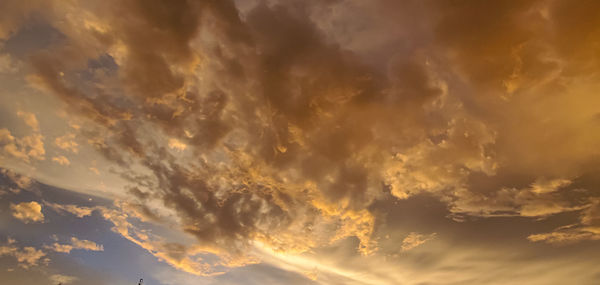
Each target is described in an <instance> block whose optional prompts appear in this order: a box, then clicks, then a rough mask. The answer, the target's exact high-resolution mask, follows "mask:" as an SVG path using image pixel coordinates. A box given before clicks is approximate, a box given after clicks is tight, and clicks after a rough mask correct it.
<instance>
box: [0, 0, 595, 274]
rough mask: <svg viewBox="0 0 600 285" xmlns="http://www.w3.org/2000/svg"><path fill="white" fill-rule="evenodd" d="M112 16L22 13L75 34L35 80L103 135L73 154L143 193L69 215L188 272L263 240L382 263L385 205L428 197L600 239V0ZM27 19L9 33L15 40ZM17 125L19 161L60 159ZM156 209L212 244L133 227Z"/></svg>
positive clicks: (49, 54)
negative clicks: (599, 203)
mask: <svg viewBox="0 0 600 285" xmlns="http://www.w3.org/2000/svg"><path fill="white" fill-rule="evenodd" d="M97 2H98V3H95V5H81V3H78V2H68V1H67V2H65V1H50V2H49V3H51V4H52V9H46V8H47V5H49V4H45V3H38V2H32V3H31V4H30V5H24V4H19V3H16V2H15V1H11V2H10V5H8V4H6V5H7V6H10V7H11V10H10V11H17V12H19V13H16V14H17V15H28V14H27V13H36V12H39V13H42V15H43V16H44V17H43V21H44V24H46V25H48V26H52V28H53V29H56V30H57V31H58V32H60V34H61V35H62V38H61V40H60V41H57V42H55V43H53V44H52V45H50V46H44V47H43V48H40V49H39V50H35V51H32V52H31V54H28V56H27V58H26V59H25V60H26V64H27V65H28V68H29V69H28V72H30V74H29V75H28V76H27V80H28V82H29V83H30V84H32V85H34V86H35V87H37V88H38V89H39V91H40V92H42V93H44V94H46V93H48V94H51V95H53V96H54V98H55V99H57V100H59V101H60V102H61V103H62V104H63V105H64V106H65V108H66V111H67V112H66V113H67V114H68V116H69V117H72V118H77V119H78V121H81V122H82V124H81V125H82V127H81V128H77V129H75V130H73V132H74V133H68V134H66V135H64V136H61V137H57V138H56V139H55V140H54V143H55V145H56V146H57V147H59V148H61V149H63V150H68V151H71V152H77V151H79V150H80V149H81V151H83V149H84V147H83V146H81V148H80V145H79V143H82V144H83V143H84V142H86V143H87V144H89V146H90V147H91V148H93V149H94V150H95V154H97V155H101V156H102V157H103V158H105V160H106V163H107V164H108V166H107V167H103V168H101V169H106V170H107V171H106V172H111V173H117V174H119V175H121V178H122V179H123V180H125V181H126V183H127V185H126V187H122V188H121V189H135V190H128V191H127V192H128V193H122V195H121V196H125V195H127V197H125V198H123V197H120V198H123V199H126V201H127V203H128V204H127V205H130V206H132V209H135V210H129V211H127V210H123V209H119V210H115V209H109V208H97V207H93V208H90V207H87V208H86V207H77V206H74V205H56V204H51V206H49V207H52V208H53V209H55V210H57V211H59V212H60V211H62V212H69V213H73V214H75V215H77V216H79V217H86V216H89V215H91V214H92V213H93V212H94V211H96V212H97V213H99V214H100V215H101V216H102V217H104V219H106V220H109V221H111V222H112V223H113V225H114V227H113V230H114V231H115V232H118V233H119V234H121V235H122V236H124V237H125V238H127V239H128V240H130V241H132V242H134V243H136V244H138V245H139V246H141V247H143V248H145V249H146V250H148V251H150V252H153V254H154V255H156V256H157V257H159V258H161V259H162V260H164V261H165V262H167V263H168V264H171V265H172V266H174V267H176V268H179V269H182V270H184V271H186V272H190V273H194V274H199V275H210V274H217V273H220V272H223V271H224V270H225V269H223V270H221V269H222V268H217V269H215V268H213V267H214V266H213V265H214V264H208V263H207V262H206V260H203V259H202V258H201V257H200V255H201V254H215V255H218V256H219V257H220V258H222V259H223V262H222V264H221V265H232V266H234V265H235V264H236V262H235V261H238V260H243V261H247V260H253V257H252V256H249V254H247V253H248V252H250V250H249V249H251V248H252V247H253V245H254V244H256V243H259V242H260V243H261V244H263V245H264V247H267V248H269V249H271V250H273V251H277V252H284V253H290V254H292V253H293V254H300V253H307V252H311V251H312V250H315V249H317V248H322V247H328V246H333V245H336V244H338V243H340V242H343V241H345V240H357V242H356V245H355V250H356V252H358V253H360V254H362V255H363V256H370V255H373V254H376V253H377V251H378V250H379V249H380V247H379V245H378V244H379V242H378V241H379V239H378V238H379V237H378V236H377V235H378V234H379V233H378V231H377V229H378V228H379V227H380V226H381V223H386V222H387V221H386V218H385V216H386V215H385V213H383V214H380V213H378V212H377V209H376V207H374V205H375V204H377V203H378V202H381V201H385V200H388V199H390V200H393V199H397V200H407V199H411V198H414V197H417V196H419V195H429V196H432V197H435V198H436V199H438V200H439V201H441V202H443V203H444V204H445V205H446V206H447V208H448V210H449V212H450V213H449V217H450V218H453V219H454V220H455V221H463V222H468V220H469V219H471V218H474V219H477V218H494V217H503V218H516V217H519V218H526V219H531V220H532V221H534V220H535V221H538V220H543V219H546V221H548V220H549V218H550V217H555V216H558V215H559V214H569V213H570V214H572V215H573V216H577V215H579V217H580V220H579V221H578V222H577V223H576V224H575V226H573V227H566V228H563V227H559V228H557V230H556V231H554V232H551V233H536V232H533V233H531V235H530V237H529V240H532V241H555V240H556V241H559V240H573V241H575V240H584V239H594V238H595V232H594V231H595V230H594V229H595V227H596V222H594V221H595V219H596V218H595V216H596V215H595V214H589V211H592V210H590V209H595V206H594V205H595V204H594V203H595V202H593V201H595V200H594V199H595V198H597V197H598V191H597V190H596V188H597V187H596V185H597V182H594V181H591V182H590V181H584V180H585V179H584V178H585V177H586V175H589V173H590V172H592V173H595V172H597V167H598V165H600V164H599V161H598V157H599V155H600V151H599V150H598V148H597V147H596V146H597V145H598V142H599V141H600V124H598V110H597V107H596V106H598V104H599V103H600V102H599V101H598V96H596V95H595V94H596V90H597V89H598V76H599V75H600V74H599V73H598V71H597V70H598V67H600V60H599V58H598V56H597V52H595V51H596V47H595V46H594V42H593V41H590V40H589V39H592V38H595V37H594V36H596V35H598V34H599V31H600V29H599V28H598V25H594V23H597V20H596V19H597V18H598V17H597V16H598V15H597V13H596V12H595V11H596V10H597V9H593V8H595V7H594V6H595V4H589V3H587V4H586V3H584V4H582V3H575V4H572V3H567V1H521V2H519V3H510V2H495V3H492V4H488V3H485V4H482V3H479V2H477V1H466V2H463V3H460V4H452V5H451V4H448V3H447V2H435V1H423V2H420V3H419V4H415V3H414V2H413V1H385V0H382V1H372V2H369V3H360V1H306V3H302V4H299V3H300V2H298V1H288V2H286V1H269V2H268V3H267V2H260V3H256V4H251V3H250V4H249V3H246V4H245V5H244V9H241V8H240V7H241V6H240V5H241V4H239V3H235V2H234V1H216V2H215V1H195V2H190V1H171V2H169V3H167V2H164V1H143V2H136V1H132V2H127V3H125V4H123V3H120V2H118V1H97ZM586 5H589V6H586ZM7 11H9V10H7ZM32 15H33V14H32ZM65 15H68V16H65ZM399 15H401V16H399ZM23 20H24V19H21V18H20V17H17V16H10V17H9V18H7V19H2V24H5V23H6V24H5V25H3V28H2V29H0V36H3V37H9V36H10V35H12V34H13V33H15V32H18V30H19V27H20V25H21V22H22V21H23ZM415 23H416V24H415ZM474 27H476V28H474ZM390 30H393V31H392V32H390ZM17 115H18V116H19V117H21V118H22V119H23V121H24V122H25V124H26V125H27V126H29V128H30V129H31V130H32V131H33V134H30V135H24V136H21V137H17V135H16V134H19V135H20V132H16V131H13V130H12V129H10V131H9V129H8V128H3V129H0V143H1V144H2V145H1V146H2V150H3V152H2V153H3V154H6V156H10V157H15V158H17V159H20V160H23V161H26V162H29V161H31V160H33V159H35V160H43V159H44V156H45V150H44V145H43V139H44V137H43V136H42V135H41V133H40V127H39V123H38V122H37V118H36V117H35V116H34V115H33V114H32V113H26V112H20V113H18V114H17ZM45 127H46V125H45V124H44V128H45ZM56 133H60V134H64V131H60V132H56ZM75 138H77V141H75ZM565 138H568V139H565ZM184 150H185V151H184ZM182 154H185V155H182ZM52 160H53V161H56V162H58V163H61V164H68V159H67V158H66V157H59V156H56V157H54V158H53V159H52ZM73 166H74V167H75V166H77V167H79V166H80V165H75V162H73ZM83 169H90V170H91V171H93V172H95V173H96V174H97V175H104V174H105V173H104V172H102V173H100V172H99V171H98V170H97V169H96V166H94V167H92V168H90V167H89V165H86V166H85V167H84V168H83ZM82 188H84V187H82ZM124 192H125V191H124ZM49 205H50V204H49ZM123 205H124V204H123ZM136 205H137V206H136ZM148 205H160V208H161V209H162V210H163V212H168V213H169V219H168V220H169V221H172V223H171V225H172V226H173V227H174V228H177V229H179V230H181V231H183V232H185V233H187V234H189V235H192V236H193V237H195V238H196V241H197V242H198V244H201V245H202V247H199V248H194V247H193V246H190V245H181V244H179V243H170V242H168V241H165V240H162V239H161V237H159V236H152V235H149V234H147V233H146V232H144V231H142V230H141V229H139V228H136V227H135V226H134V225H132V222H131V220H132V219H136V218H137V219H142V220H143V219H146V220H145V221H153V222H157V221H158V220H160V219H157V217H162V216H161V215H159V214H156V213H155V212H158V210H157V209H156V208H159V207H148ZM134 212H135V213H134ZM40 214H41V212H40ZM590 220H591V222H590ZM533 231H535V230H533ZM544 231H547V230H544ZM431 232H433V231H431ZM431 237H432V236H429V235H421V234H418V233H412V234H409V236H407V237H406V238H405V239H404V240H403V242H402V243H403V246H404V241H405V242H406V246H405V248H407V250H408V249H410V248H412V247H414V246H418V245H419V244H422V243H423V242H425V241H427V240H429V239H430V238H431ZM247 263H250V261H248V262H247ZM238 264H246V263H244V262H241V261H240V262H239V263H238ZM218 266H219V265H217V266H216V267H218ZM223 267H227V266H223Z"/></svg>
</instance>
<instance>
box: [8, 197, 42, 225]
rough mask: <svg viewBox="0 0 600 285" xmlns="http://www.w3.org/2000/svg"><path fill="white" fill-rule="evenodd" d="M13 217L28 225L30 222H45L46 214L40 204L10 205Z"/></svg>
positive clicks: (33, 202)
mask: <svg viewBox="0 0 600 285" xmlns="http://www.w3.org/2000/svg"><path fill="white" fill-rule="evenodd" d="M10 209H11V211H12V216H13V217H15V218H16V219H19V220H21V221H22V222H24V223H26V224H28V223H30V222H33V223H37V222H43V221H44V214H43V213H42V205H40V204H39V203H38V202H35V201H31V202H23V203H19V204H12V203H11V204H10Z"/></svg>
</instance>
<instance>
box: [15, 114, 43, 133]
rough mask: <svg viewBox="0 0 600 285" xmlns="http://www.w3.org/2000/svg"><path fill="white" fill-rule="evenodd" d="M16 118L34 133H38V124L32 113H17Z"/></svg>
mask: <svg viewBox="0 0 600 285" xmlns="http://www.w3.org/2000/svg"><path fill="white" fill-rule="evenodd" d="M17 116H18V117H19V118H21V119H22V120H23V121H24V122H25V124H27V125H28V126H29V127H30V128H31V129H32V130H33V131H34V132H39V131H40V124H39V122H38V120H37V118H36V117H35V115H34V114H33V113H28V112H23V111H17Z"/></svg>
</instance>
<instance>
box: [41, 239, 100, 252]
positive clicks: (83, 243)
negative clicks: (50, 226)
mask: <svg viewBox="0 0 600 285" xmlns="http://www.w3.org/2000/svg"><path fill="white" fill-rule="evenodd" d="M47 248H48V249H51V250H53V251H56V252H63V253H71V251H72V250H74V249H82V250H87V251H104V246H102V245H101V244H97V243H95V242H93V241H89V240H80V239H78V238H76V237H72V238H71V243H70V244H59V243H54V244H53V245H52V246H48V247H47Z"/></svg>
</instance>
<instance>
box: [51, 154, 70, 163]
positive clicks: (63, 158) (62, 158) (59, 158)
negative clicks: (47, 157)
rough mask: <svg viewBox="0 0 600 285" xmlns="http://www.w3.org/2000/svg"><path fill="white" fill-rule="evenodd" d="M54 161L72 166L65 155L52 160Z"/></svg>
mask: <svg viewBox="0 0 600 285" xmlns="http://www.w3.org/2000/svg"><path fill="white" fill-rule="evenodd" d="M52 161H54V162H56V163H58V164H60V165H69V164H71V162H70V161H69V159H68V158H66V157H65V156H64V155H60V156H55V157H53V158H52Z"/></svg>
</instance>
